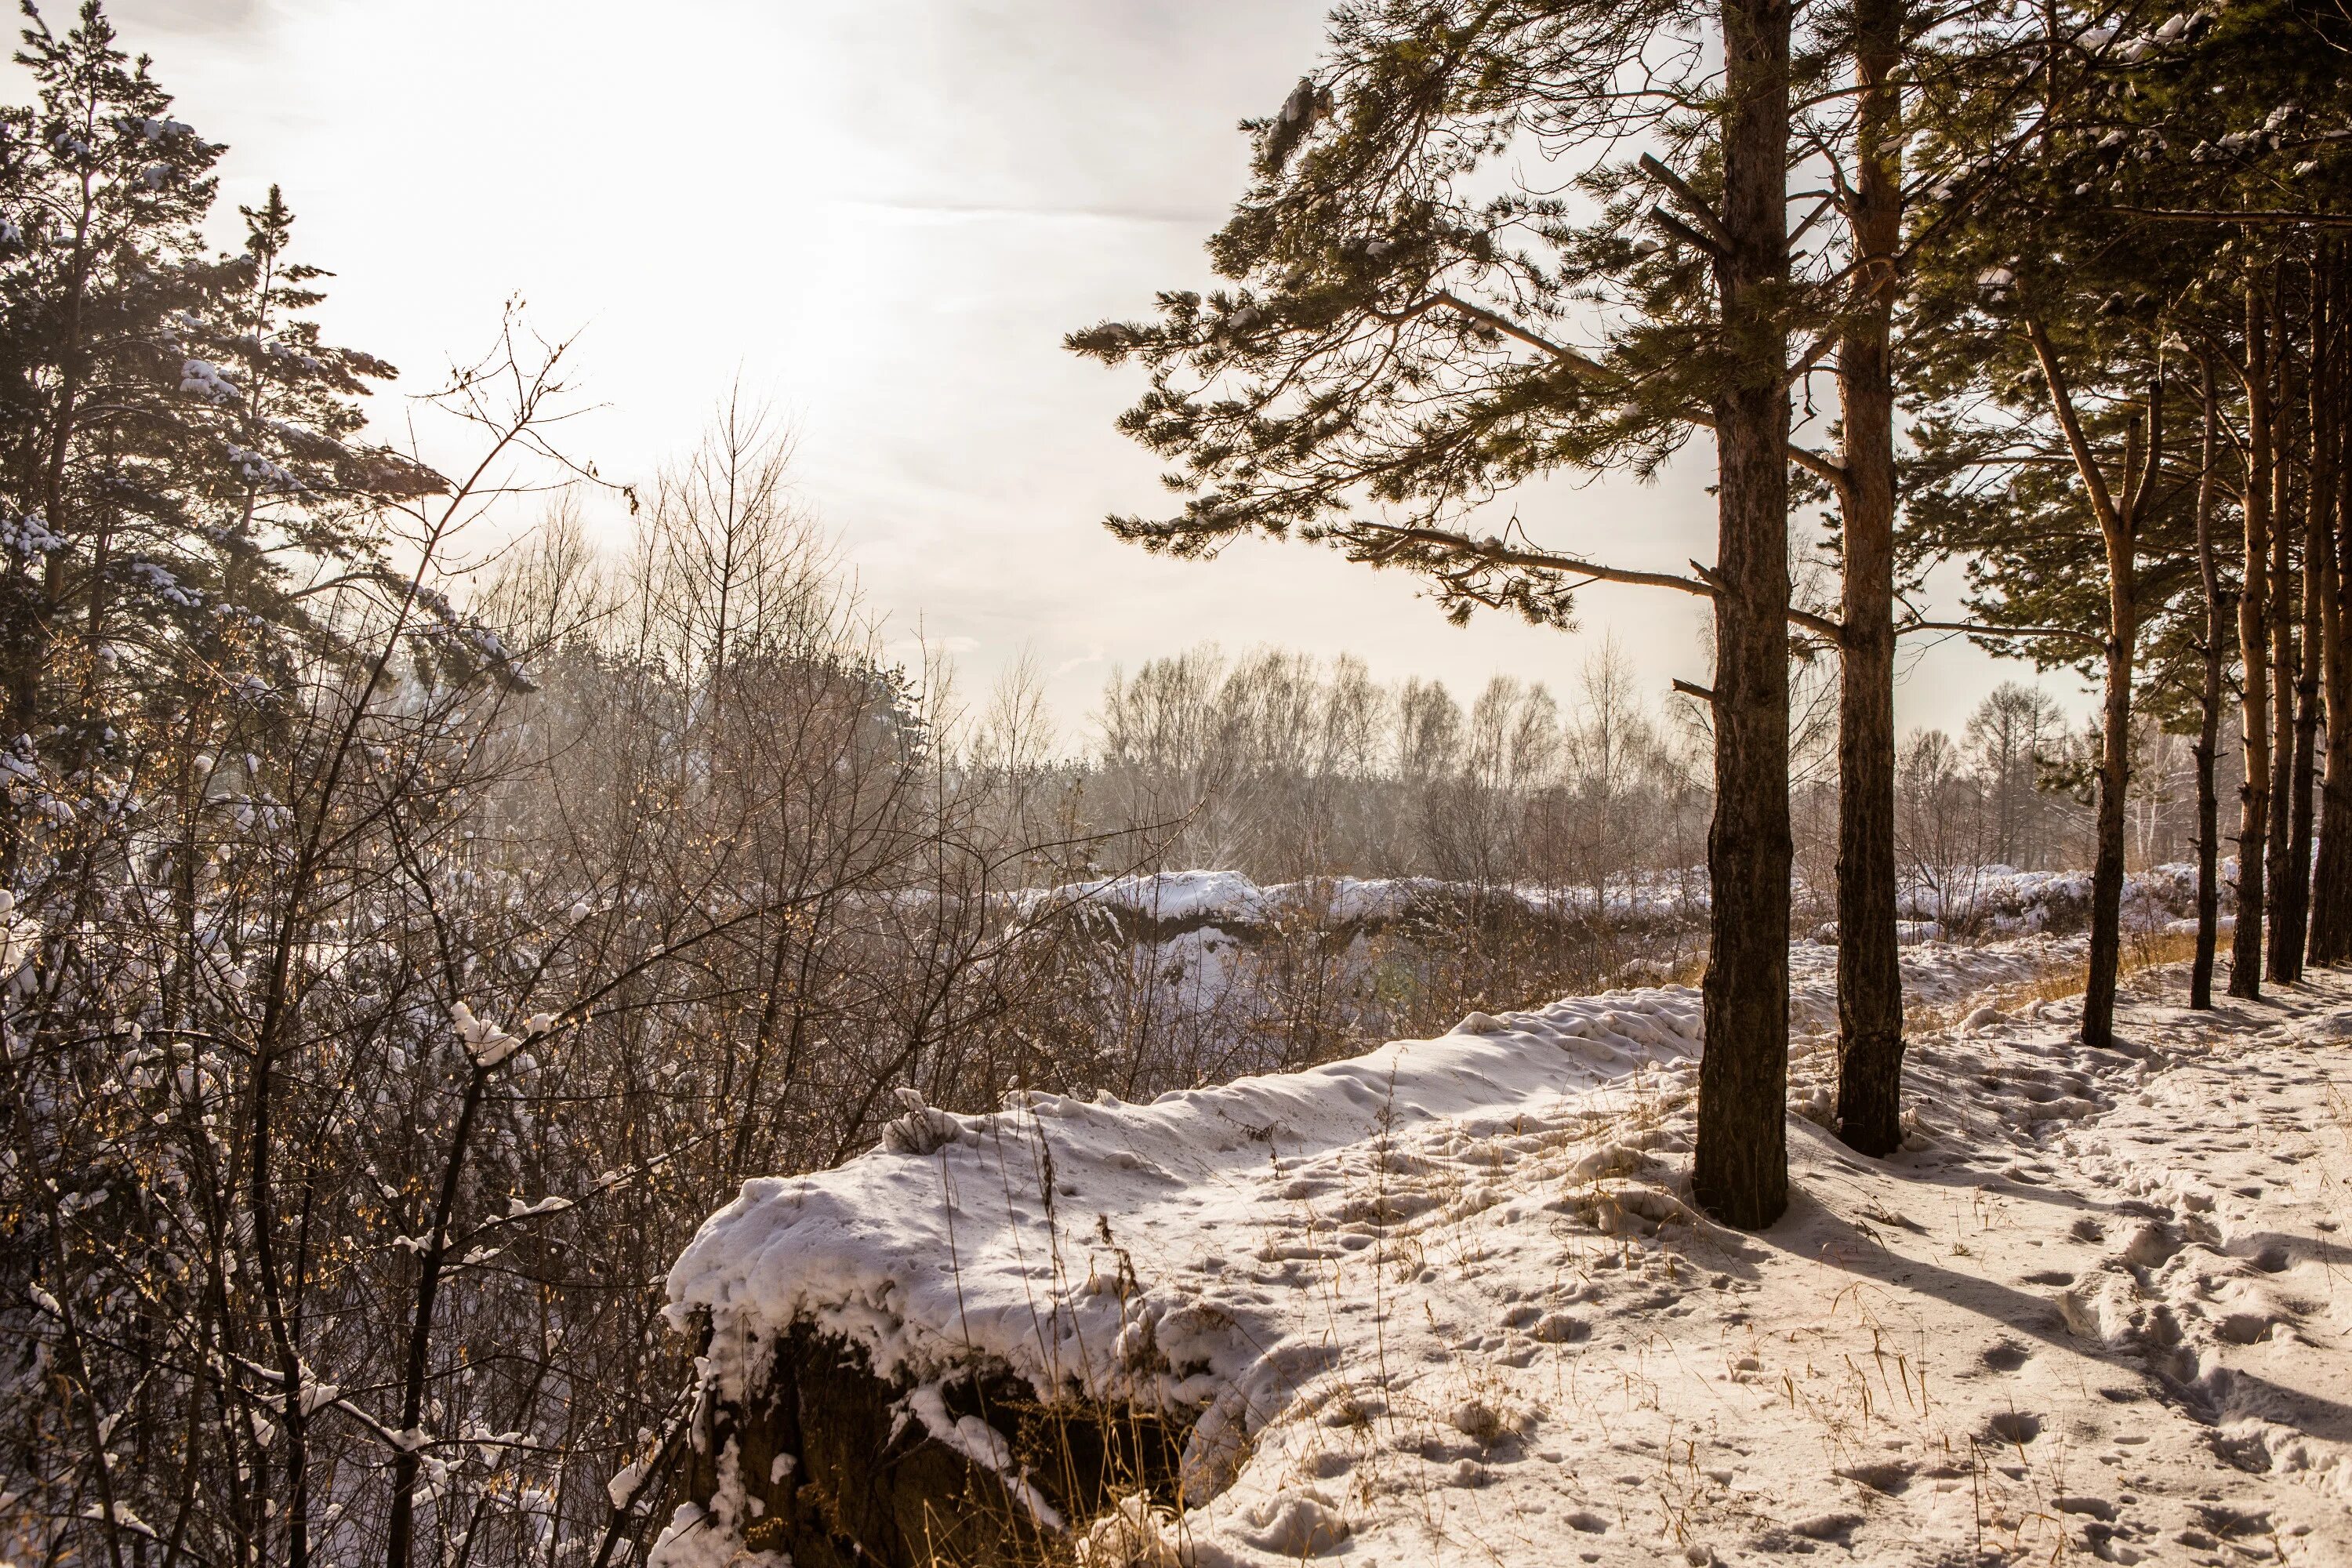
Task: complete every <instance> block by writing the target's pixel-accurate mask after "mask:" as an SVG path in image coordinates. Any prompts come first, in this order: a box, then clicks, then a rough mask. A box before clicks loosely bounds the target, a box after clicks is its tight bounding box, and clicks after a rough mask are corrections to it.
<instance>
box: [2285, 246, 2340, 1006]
mask: <svg viewBox="0 0 2352 1568" xmlns="http://www.w3.org/2000/svg"><path fill="white" fill-rule="evenodd" d="M2326 321H2327V300H2326V273H2325V269H2324V268H2321V267H2320V266H2318V265H2316V264H2315V265H2314V266H2313V267H2312V268H2311V308H2310V311H2309V313H2308V315H2307V316H2306V318H2305V333H2306V335H2307V338H2308V340H2309V343H2310V348H2309V351H2308V353H2307V354H2306V356H2305V362H2304V363H2305V374H2304V394H2305V412H2304V430H2305V435H2306V437H2307V439H2308V441H2309V443H2310V460H2309V461H2308V462H2307V463H2305V466H2304V492H2303V637H2302V656H2301V658H2300V659H2299V660H2298V661H2297V665H2296V670H2295V682H2294V769H2293V779H2294V795H2293V796H2292V797H2291V798H2292V802H2293V805H2292V816H2293V821H2292V822H2291V823H2290V824H2289V826H2288V831H2287V853H2286V869H2287V888H2286V900H2285V906H2286V907H2285V910H2284V918H2283V919H2281V921H2279V925H2280V928H2281V929H2280V951H2281V954H2282V956H2284V958H2285V960H2286V961H2287V975H2286V978H2288V979H2289V980H2300V979H2302V978H2303V957H2304V947H2305V943H2306V942H2308V941H2309V939H2310V935H2311V850H2312V834H2313V827H2314V823H2313V820H2312V819H2313V810H2312V805H2313V802H2312V783H2313V780H2312V773H2313V767H2314V763H2315V762H2316V760H2317V756H2318V749H2319V748H2318V742H2319V680H2320V668H2321V666H2322V663H2323V661H2324V651H2323V649H2322V647H2321V644H2322V642H2323V640H2324V637H2325V631H2324V629H2323V627H2322V626H2321V625H2320V622H2321V619H2322V617H2323V605H2322V601H2323V599H2324V597H2325V596H2326V593H2327V589H2328V578H2329V574H2328V572H2327V570H2326V563H2327V560H2328V557H2329V555H2330V554H2331V553H2332V552H2333V549H2334V542H2333V538H2332V535H2333V533H2334V530H2333V529H2331V528H2330V527H2329V521H2330V507H2329V502H2330V500H2332V498H2333V495H2334V491H2335V488H2336V487H2335V483H2334V477H2333V475H2332V473H2331V471H2330V470H2331V469H2332V468H2333V467H2334V463H2335V454H2334V452H2333V451H2332V450H2331V449H2330V448H2331V446H2332V443H2331V442H2330V440H2329V438H2328V425H2329V421H2330V413H2329V409H2328V406H2327V403H2328V395H2327V381H2328V377H2329V374H2331V366H2330V365H2329V363H2328V345H2327V328H2326Z"/></svg>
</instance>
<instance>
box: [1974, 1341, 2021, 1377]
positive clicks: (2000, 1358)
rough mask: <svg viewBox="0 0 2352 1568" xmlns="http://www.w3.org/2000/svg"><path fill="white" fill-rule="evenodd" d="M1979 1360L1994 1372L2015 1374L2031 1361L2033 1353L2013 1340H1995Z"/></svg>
mask: <svg viewBox="0 0 2352 1568" xmlns="http://www.w3.org/2000/svg"><path fill="white" fill-rule="evenodd" d="M1979 1359H1980V1360H1981V1361H1982V1362H1983V1363H1985V1365H1987V1366H1989V1367H1990V1368H1991V1369H1992V1370H1993V1371H1995V1372H2015V1371H2016V1370H2017V1369H2018V1368H2019V1367H2021V1366H2023V1365H2024V1364H2025V1363H2027V1362H2029V1361H2031V1360H2032V1359H2033V1352H2032V1351H2030V1350H2027V1349H2026V1348H2025V1347H2024V1346H2023V1345H2021V1344H2019V1343H2018V1342H2016V1341H2015V1340H1995V1341H1994V1342H1992V1343H1991V1344H1990V1345H1988V1346H1986V1347H1985V1352H1984V1354H1983V1355H1982V1356H1981V1357H1979Z"/></svg>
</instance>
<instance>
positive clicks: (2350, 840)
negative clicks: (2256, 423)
mask: <svg viewBox="0 0 2352 1568" xmlns="http://www.w3.org/2000/svg"><path fill="white" fill-rule="evenodd" d="M2323 299H2324V300H2325V302H2326V310H2325V321H2324V324H2323V327H2322V329H2321V330H2320V331H2317V332H2316V333H2315V339H2316V342H2317V350H2316V357H2317V359H2318V363H2319V365H2320V367H2321V368H2320V370H2319V371H2318V372H2317V373H2316V374H2315V377H2314V380H2315V383H2316V384H2317V385H2316V386H2315V392H2314V397H2313V404H2312V406H2313V409H2314V416H2313V422H2312V472H2313V477H2312V500H2311V505H2312V506H2313V507H2314V508H2315V509H2317V510H2320V512H2321V517H2320V522H2321V526H2320V527H2319V528H2318V529H2317V530H2316V531H2315V536H2316V537H2317V538H2318V540H2319V547H2318V563H2319V571H2320V576H2321V582H2320V589H2319V666H2320V689H2321V693H2322V695H2323V697H2324V698H2325V700H2326V718H2325V721H2324V722H2325V725H2326V729H2325V731H2324V737H2325V745H2324V749H2325V753H2326V776H2325V779H2324V782H2323V783H2322V784H2321V786H2320V800H2319V853H2318V858H2317V864H2316V865H2315V867H2314V868H2313V869H2312V885H2311V942H2310V947H2309V949H2308V952H2309V956H2310V961H2311V962H2312V963H2319V964H2328V965H2335V964H2340V963H2345V962H2347V960H2352V659H2347V649H2346V647H2345V640H2344V610H2345V605H2344V585H2345V580H2346V576H2347V573H2346V570H2345V568H2346V565H2347V562H2346V560H2345V542H2346V541H2345V532H2346V524H2347V521H2352V513H2347V508H2346V505H2345V495H2344V490H2345V484H2346V481H2347V478H2352V468H2347V463H2346V460H2345V458H2346V453H2345V442H2346V435H2347V423H2352V422H2347V418H2346V412H2347V410H2346V407H2345V398H2344V394H2345V386H2346V379H2347V378H2346V376H2345V374H2344V346H2345V345H2344V343H2343V331H2344V316H2345V306H2346V300H2345V278H2344V268H2343V262H2342V257H2341V253H2340V252H2338V251H2337V250H2336V248H2335V247H2329V250H2328V252H2327V268H2326V290H2325V292H2324V295H2323Z"/></svg>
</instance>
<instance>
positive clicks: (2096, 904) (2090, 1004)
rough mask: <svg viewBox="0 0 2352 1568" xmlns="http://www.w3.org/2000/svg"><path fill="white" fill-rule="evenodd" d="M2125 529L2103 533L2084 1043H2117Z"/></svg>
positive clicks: (2127, 634) (2127, 689) (2128, 656)
mask: <svg viewBox="0 0 2352 1568" xmlns="http://www.w3.org/2000/svg"><path fill="white" fill-rule="evenodd" d="M2133 553H2134V552H2133V548H2132V537H2131V532H2130V530H2129V527H2128V520H2126V527H2124V528H2122V529H2111V530H2109V531H2108V532H2107V661H2106V664H2107V668H2106V701H2105V708H2104V710H2103V711H2102V715H2101V720H2100V722H2101V725H2102V727H2103V730H2104V732H2103V734H2102V735H2101V737H2100V740H2101V744H2100V750H2099V826H2098V857H2097V858H2096V859H2095V860H2094V861H2093V862H2092V867H2091V970H2090V974H2089V977H2088V978H2087V979H2086V980H2085V982H2084V986H2083V1043H2084V1045H2086V1046H2093V1047H2097V1048H2099V1049H2101V1050H2105V1049H2107V1048H2109V1047H2112V1046H2113V1045H2114V1044H2115V1032H2116V970H2117V969H2118V968H2119V967H2120V965H2121V963H2122V959H2123V905H2124V801H2125V793H2126V791H2127V790H2128V789H2129V788H2130V786H2131V695H2132V692H2131V684H2132V646H2133V644H2134V642H2135V641H2136V640H2137V633H2138V628H2139V621H2138V611H2137V606H2136V605H2135V603H2134V598H2135V594H2136V590H2137V583H2136V581H2135V578H2136V576H2137V563H2136V562H2135V561H2134V559H2133Z"/></svg>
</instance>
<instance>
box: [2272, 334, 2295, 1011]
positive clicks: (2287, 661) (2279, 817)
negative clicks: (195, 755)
mask: <svg viewBox="0 0 2352 1568" xmlns="http://www.w3.org/2000/svg"><path fill="white" fill-rule="evenodd" d="M2273 321H2275V322H2276V323H2277V331H2278V334H2279V350H2280V352H2279V353H2276V354H2274V355H2273V356H2272V367H2273V374H2275V375H2276V376H2277V381H2276V383H2275V384H2274V390H2273V393H2272V396H2271V420H2272V434H2271V445H2272V448H2273V457H2272V460H2271V573H2270V589H2271V595H2270V597H2271V606H2270V608H2271V627H2270V631H2271V818H2270V837H2269V838H2268V839H2267V840H2266V841H2265V843H2266V854H2265V856H2264V859H2265V862H2266V864H2265V865H2264V867H2263V875H2264V876H2265V877H2266V878H2267V879H2268V880H2269V883H2270V929H2269V930H2268V931H2266V932H2265V933H2264V935H2265V937H2266V939H2267V946H2266V949H2265V952H2264V955H2263V958H2264V962H2263V974H2264V976H2265V977H2267V978H2269V979H2272V980H2276V981H2281V982H2284V981H2291V980H2293V979H2294V977H2295V974H2296V972H2297V970H2298V969H2299V968H2300V967H2301V966H2300V965H2299V964H2298V963H2296V962H2295V961H2296V960H2297V959H2298V958H2299V957H2301V955H2302V954H2301V950H2300V949H2299V948H2290V947H2289V946H2288V939H2289V933H2290V928H2291V927H2292V926H2293V924H2294V920H2295V908H2294V895H2295V877H2294V862H2293V858H2292V842H2291V839H2290V837H2289V835H2290V833H2291V832H2292V824H2293V817H2294V689H2295V683H2296V679H2297V670H2296V664H2297V660H2296V657H2295V656H2296V651H2297V650H2296V648H2295V646H2294V642H2295V638H2294V622H2295V614H2294V610H2295V603H2294V558H2293V552H2294V533H2295V528H2294V487H2293V480H2292V475H2293V474H2294V463H2293V461H2291V460H2290V458H2291V455H2292V454H2293V452H2294V402H2293V400H2292V397H2291V395H2290V394H2289V391H2288V386H2287V376H2288V368H2287V367H2288V358H2289V356H2288V353H2287V352H2286V317H2285V313H2284V310H2281V309H2279V308H2278V304H2277V301H2276V300H2273Z"/></svg>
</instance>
